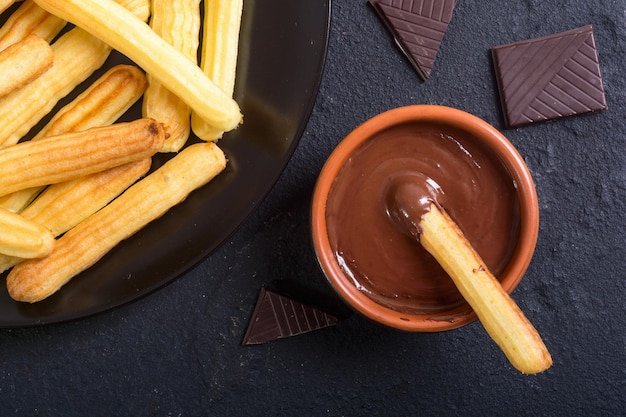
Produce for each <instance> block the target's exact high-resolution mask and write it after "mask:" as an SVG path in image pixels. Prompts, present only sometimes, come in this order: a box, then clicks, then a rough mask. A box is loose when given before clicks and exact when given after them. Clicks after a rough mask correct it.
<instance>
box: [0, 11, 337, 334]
mask: <svg viewBox="0 0 626 417" xmlns="http://www.w3.org/2000/svg"><path fill="white" fill-rule="evenodd" d="M244 3H245V6H244V14H243V17H242V27H241V41H240V54H239V64H238V74H237V86H236V92H235V99H236V100H237V101H238V102H239V104H240V106H241V109H242V112H243V114H244V124H243V125H242V126H241V127H239V128H238V129H237V130H236V131H233V132H229V133H228V134H226V135H225V136H224V137H223V139H221V140H220V142H219V145H220V147H221V148H222V149H223V150H224V152H225V153H226V155H227V157H228V159H229V164H228V167H227V169H226V170H225V171H224V172H223V173H221V174H220V175H219V176H218V177H217V178H216V179H214V180H213V181H212V182H211V183H209V184H208V185H206V186H205V187H203V188H201V189H199V190H196V191H194V192H193V193H192V194H191V195H190V196H189V197H188V198H187V199H186V200H185V201H184V202H183V203H182V204H180V205H179V206H177V207H174V208H173V209H172V210H170V211H169V212H168V213H166V214H165V215H164V216H163V217H162V218H160V219H158V220H156V221H154V222H153V223H151V224H149V225H148V226H147V227H146V228H144V229H143V230H141V231H140V232H139V233H137V234H136V235H134V236H133V237H131V238H130V239H128V240H126V241H124V242H122V243H121V244H120V245H119V246H117V247H116V248H115V249H113V250H112V251H111V252H109V253H108V254H107V255H106V256H105V257H104V258H103V259H102V260H101V261H100V262H98V263H97V264H96V265H95V266H93V267H92V268H91V269H89V270H87V271H85V272H84V273H82V274H80V275H79V276H77V277H75V278H74V279H73V280H72V281H70V282H69V283H68V284H67V285H66V286H64V287H63V288H61V290H60V291H58V292H57V293H56V294H54V295H52V296H51V297H49V298H48V299H46V300H44V301H41V302H39V303H35V304H32V305H31V304H23V303H16V302H14V301H13V300H12V299H11V298H10V297H9V296H8V294H7V291H6V286H5V284H4V277H5V275H2V277H1V278H2V281H3V284H2V287H1V288H0V327H23V326H32V325H39V324H45V323H54V322H61V321H67V320H71V319H77V318H82V317H86V316H89V315H93V314H96V313H100V312H103V311H106V310H109V309H111V308H114V307H117V306H120V305H123V304H125V303H128V302H130V301H133V300H136V299H138V298H140V297H142V296H145V295H147V294H149V293H151V292H153V291H155V290H157V289H159V288H161V287H163V286H164V285H166V284H168V283H170V282H171V281H173V280H175V279H176V278H177V277H179V276H181V275H182V274H184V273H185V272H186V271H188V270H189V269H191V268H192V267H194V266H195V265H196V264H198V263H199V262H200V261H202V260H203V259H204V258H206V257H207V256H209V255H210V254H211V253H212V252H213V251H214V250H215V249H217V248H218V247H219V246H220V245H221V244H222V243H223V242H224V241H225V240H226V239H227V238H228V237H229V236H230V235H231V234H232V233H233V232H234V231H235V230H236V229H237V228H238V227H239V225H241V223H243V221H244V220H245V219H246V218H247V217H248V215H249V214H250V213H251V212H252V211H253V210H254V209H255V208H256V207H257V206H258V205H259V203H260V202H261V201H262V200H263V198H264V197H265V195H266V194H267V193H268V192H269V190H270V189H271V188H272V186H273V185H274V183H275V182H276V180H277V179H278V177H279V176H280V174H281V173H282V171H283V169H284V167H285V165H286V164H287V162H288V160H289V159H290V157H291V155H292V153H293V151H294V149H295V147H296V146H297V144H298V141H299V139H300V136H301V135H302V133H303V131H304V128H305V127H306V123H307V120H308V118H309V115H310V112H311V110H312V108H313V104H314V101H315V96H316V94H317V90H318V86H319V82H320V79H321V74H322V70H323V65H324V59H325V55H326V46H327V40H328V28H329V17H330V0H306V1H291V0H264V1H257V0H245V2H244ZM124 60H125V58H124V57H122V56H120V55H117V54H114V55H112V56H111V58H110V59H109V61H108V62H107V64H106V65H105V67H106V68H109V67H110V66H111V65H113V64H116V63H119V62H124ZM101 72H102V71H100V72H99V73H101ZM95 76H96V75H94V77H95ZM61 104H62V103H61ZM61 104H60V105H61ZM139 115H140V108H139V107H138V106H135V107H133V108H132V109H130V110H129V112H128V114H127V115H125V116H124V119H133V118H136V117H139ZM159 159H164V158H163V157H160V158H159ZM162 162H163V161H162V160H157V161H155V165H156V166H158V165H159V164H161V163H162Z"/></svg>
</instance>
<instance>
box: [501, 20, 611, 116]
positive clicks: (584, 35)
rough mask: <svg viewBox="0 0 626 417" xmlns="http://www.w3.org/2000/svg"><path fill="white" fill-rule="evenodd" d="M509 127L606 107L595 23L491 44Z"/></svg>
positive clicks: (503, 107)
mask: <svg viewBox="0 0 626 417" xmlns="http://www.w3.org/2000/svg"><path fill="white" fill-rule="evenodd" d="M491 54H492V58H493V63H494V67H495V71H496V79H497V82H498V88H499V90H500V102H501V104H502V111H503V113H504V118H505V123H506V126H507V127H516V126H521V125H526V124H529V123H535V122H541V121H546V120H554V119H558V118H561V117H565V116H571V115H575V114H582V113H588V112H593V111H598V110H604V109H606V108H607V105H606V97H605V95H604V86H603V82H602V76H601V74H600V64H599V61H598V54H597V50H596V45H595V40H594V36H593V27H592V26H591V25H587V26H583V27H581V28H578V29H574V30H570V31H567V32H562V33H557V34H554V35H549V36H544V37H541V38H535V39H530V40H526V41H520V42H514V43H510V44H506V45H501V46H497V47H494V48H492V49H491Z"/></svg>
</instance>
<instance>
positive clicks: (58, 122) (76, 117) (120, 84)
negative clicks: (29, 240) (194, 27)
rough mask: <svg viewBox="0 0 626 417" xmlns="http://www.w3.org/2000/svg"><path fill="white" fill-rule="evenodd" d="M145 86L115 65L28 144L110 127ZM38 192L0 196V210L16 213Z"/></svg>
mask: <svg viewBox="0 0 626 417" xmlns="http://www.w3.org/2000/svg"><path fill="white" fill-rule="evenodd" d="M146 85H147V81H146V77H145V75H144V73H143V72H142V71H141V70H140V69H139V68H137V67H135V66H134V65H124V64H120V65H116V66H114V67H112V68H111V69H109V70H108V71H107V72H106V73H104V74H103V75H102V76H101V77H100V78H98V79H97V80H96V81H95V82H94V83H93V84H91V85H90V86H89V87H88V88H87V90H85V91H84V92H83V93H81V94H80V95H79V96H78V97H76V98H75V99H74V100H73V101H72V102H71V103H69V104H67V105H66V106H65V107H63V108H62V109H61V110H59V111H58V112H57V113H56V114H55V115H54V117H53V118H52V119H51V120H50V122H48V124H46V126H44V127H43V128H42V129H41V130H40V131H39V133H38V134H37V135H36V136H35V137H33V139H31V140H39V139H41V138H43V137H48V136H54V135H60V134H63V133H68V132H79V131H81V130H87V129H90V128H92V127H98V126H107V125H110V124H111V123H113V122H115V121H116V120H117V119H118V118H119V117H120V116H121V115H122V114H123V113H124V112H126V110H128V109H129V108H130V106H132V105H133V104H134V103H135V102H136V101H137V100H139V98H140V97H141V95H142V93H143V92H144V91H145V89H146ZM40 191H41V187H34V188H29V189H26V190H20V191H17V192H15V193H12V194H9V195H5V196H2V197H0V207H3V208H5V209H7V210H10V211H13V212H16V213H19V212H21V210H22V209H23V208H24V207H26V206H27V205H28V204H29V203H30V202H31V201H32V200H33V199H34V198H35V197H36V196H37V194H39V192H40Z"/></svg>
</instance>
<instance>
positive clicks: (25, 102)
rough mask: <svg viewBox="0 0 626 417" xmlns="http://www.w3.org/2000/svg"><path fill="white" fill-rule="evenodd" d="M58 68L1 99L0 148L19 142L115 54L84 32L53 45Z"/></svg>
mask: <svg viewBox="0 0 626 417" xmlns="http://www.w3.org/2000/svg"><path fill="white" fill-rule="evenodd" d="M52 50H53V51H54V65H53V66H52V68H50V69H49V70H48V71H46V72H45V73H44V74H42V75H41V76H40V77H39V78H37V79H36V80H34V81H33V82H31V83H30V84H28V85H26V86H24V87H23V88H20V89H19V90H17V91H14V92H13V93H12V94H9V95H8V96H6V97H4V98H2V99H0V147H1V146H8V145H13V144H15V143H17V142H18V141H19V140H20V139H21V138H22V136H24V135H25V134H26V133H28V131H29V130H30V129H31V128H32V127H33V126H35V125H36V124H37V122H39V120H41V118H43V117H44V116H45V115H46V114H48V113H49V112H50V110H52V108H53V107H54V106H55V104H56V103H57V102H58V101H59V100H60V99H61V98H63V97H65V96H66V95H67V94H68V93H69V92H70V91H72V90H73V89H74V88H75V87H76V86H77V85H78V84H80V83H81V82H82V81H84V80H85V79H86V78H87V77H88V76H89V75H91V74H92V73H93V72H94V71H95V70H96V69H98V68H99V67H100V66H102V64H103V63H104V61H105V60H106V58H107V57H108V56H109V53H110V52H111V48H110V47H109V46H108V45H106V44H105V43H104V42H102V41H100V40H98V39H96V38H94V37H93V36H91V35H90V34H88V33H87V32H85V31H83V30H82V29H78V28H75V29H72V30H70V31H69V32H67V33H66V34H64V35H63V36H61V38H59V39H58V40H57V41H56V42H54V43H53V44H52Z"/></svg>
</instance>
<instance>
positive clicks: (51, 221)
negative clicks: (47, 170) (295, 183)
mask: <svg viewBox="0 0 626 417" xmlns="http://www.w3.org/2000/svg"><path fill="white" fill-rule="evenodd" d="M150 164H151V160H150V159H143V160H141V161H137V162H130V163H128V164H125V165H121V166H119V167H115V168H111V169H108V170H106V171H102V172H98V173H95V174H91V175H87V176H86V177H82V178H79V179H77V180H74V181H67V182H63V183H60V184H55V185H51V186H50V187H48V188H46V190H45V191H44V192H43V193H42V194H41V195H40V196H39V197H38V198H37V199H36V200H35V201H34V202H33V203H32V204H31V205H29V206H28V207H27V208H26V209H25V210H24V211H22V212H21V213H20V214H21V216H22V217H24V218H26V219H29V220H31V221H33V222H35V223H37V224H41V225H42V226H45V227H46V228H48V229H49V230H50V232H51V233H52V234H53V235H54V236H59V235H61V234H63V233H65V232H66V231H68V230H69V229H71V228H72V227H74V226H76V225H77V224H78V223H80V222H81V221H83V220H84V219H86V218H87V217H89V216H90V215H91V214H93V213H95V212H96V211H98V210H100V209H101V208H102V207H104V206H105V205H106V204H108V203H109V202H110V201H111V200H113V199H114V198H115V197H117V196H118V195H119V194H121V193H122V192H123V191H124V190H125V189H127V188H128V187H130V186H131V185H132V184H133V183H134V182H135V181H137V180H138V179H139V178H140V177H142V176H143V175H145V174H146V173H147V172H148V170H149V169H150ZM21 261H22V258H19V257H15V256H7V255H0V272H4V271H6V270H7V269H9V268H11V267H12V266H14V265H16V264H17V263H19V262H21Z"/></svg>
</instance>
